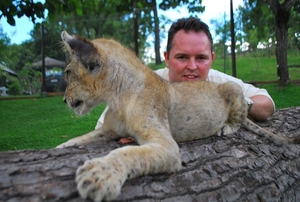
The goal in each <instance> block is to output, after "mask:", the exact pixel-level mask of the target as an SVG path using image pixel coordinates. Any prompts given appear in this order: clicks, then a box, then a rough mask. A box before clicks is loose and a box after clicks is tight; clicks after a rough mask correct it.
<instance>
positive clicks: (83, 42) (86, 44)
mask: <svg viewBox="0 0 300 202" xmlns="http://www.w3.org/2000/svg"><path fill="white" fill-rule="evenodd" d="M61 38H62V41H63V43H64V45H65V48H66V49H67V51H68V52H69V54H70V56H71V57H72V58H73V59H75V60H76V61H77V62H80V63H82V64H83V65H84V66H85V67H86V68H87V70H89V71H90V72H91V71H94V70H95V69H99V68H100V67H101V66H102V65H103V58H101V57H100V55H99V54H98V52H97V49H96V47H95V46H94V44H93V43H92V42H91V41H90V40H87V39H84V38H81V37H77V36H75V37H74V36H71V35H69V34H68V33H67V32H66V31H63V32H62V33H61Z"/></svg>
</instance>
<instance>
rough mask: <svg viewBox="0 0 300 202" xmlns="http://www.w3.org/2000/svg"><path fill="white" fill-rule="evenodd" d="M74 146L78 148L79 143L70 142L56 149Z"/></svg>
mask: <svg viewBox="0 0 300 202" xmlns="http://www.w3.org/2000/svg"><path fill="white" fill-rule="evenodd" d="M72 146H77V143H76V142H75V141H72V140H69V141H67V142H65V143H62V144H60V145H58V146H56V148H65V147H72Z"/></svg>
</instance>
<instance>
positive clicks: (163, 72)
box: [155, 67, 169, 80]
mask: <svg viewBox="0 0 300 202" xmlns="http://www.w3.org/2000/svg"><path fill="white" fill-rule="evenodd" d="M155 73H156V74H157V75H158V76H160V77H161V78H163V79H166V80H169V68H167V67H165V68H162V69H158V70H155Z"/></svg>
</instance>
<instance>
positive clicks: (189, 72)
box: [96, 17, 275, 129]
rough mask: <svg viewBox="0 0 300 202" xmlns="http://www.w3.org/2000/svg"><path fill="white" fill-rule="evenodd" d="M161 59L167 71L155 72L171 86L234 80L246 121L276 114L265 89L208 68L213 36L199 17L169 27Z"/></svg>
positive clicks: (211, 60)
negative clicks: (241, 94)
mask: <svg viewBox="0 0 300 202" xmlns="http://www.w3.org/2000/svg"><path fill="white" fill-rule="evenodd" d="M164 57H165V62H166V68H164V69H159V70H157V71H156V73H157V74H158V75H159V76H161V77H162V78H164V79H166V80H168V81H169V82H171V83H172V82H182V81H195V80H199V79H201V80H207V81H212V82H216V83H225V82H226V81H234V82H236V83H237V84H239V85H240V86H241V87H242V89H243V92H244V96H245V99H246V101H247V103H248V106H249V107H248V117H249V118H251V119H254V120H258V121H262V120H265V119H267V118H268V117H269V116H271V115H272V114H273V113H274V111H275V105H274V102H273V100H272V98H271V96H270V95H269V94H268V92H267V91H266V90H264V89H259V88H256V87H254V86H252V85H250V84H246V83H243V82H242V81H241V80H240V79H237V78H234V77H232V76H229V75H226V74H223V73H221V72H218V71H216V70H213V69H211V64H212V63H213V61H214V58H215V53H214V52H213V41H212V36H211V33H210V31H209V28H208V26H207V25H206V24H205V23H204V22H202V21H200V19H198V18H195V17H189V18H182V19H179V20H177V21H176V22H174V23H173V24H172V26H171V28H170V30H169V33H168V42H167V51H166V52H165V53H164ZM107 109H108V108H106V110H105V111H104V112H103V114H102V115H101V117H100V118H99V120H98V123H97V125H96V129H97V128H100V127H101V126H102V124H103V120H104V116H105V113H106V111H107Z"/></svg>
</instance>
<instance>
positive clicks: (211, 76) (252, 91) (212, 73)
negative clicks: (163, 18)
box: [95, 68, 275, 129]
mask: <svg viewBox="0 0 300 202" xmlns="http://www.w3.org/2000/svg"><path fill="white" fill-rule="evenodd" d="M155 73H156V74H158V75H159V76H160V77H162V78H163V79H165V80H167V81H169V68H164V69H158V70H156V71H155ZM207 81H212V82H215V83H220V84H221V83H225V82H227V81H234V82H235V83H237V84H238V85H239V86H241V88H242V89H243V94H244V96H245V97H252V96H255V95H264V96H266V97H268V98H270V100H271V101H272V102H273V106H274V109H275V103H274V101H273V99H272V98H271V96H270V95H269V93H268V92H267V91H266V90H265V89H261V88H256V87H254V86H253V85H251V84H247V83H244V82H243V81H242V80H240V79H237V78H235V77H232V76H229V75H227V74H224V73H222V72H219V71H217V70H214V69H210V70H209V72H208V77H207ZM107 110H108V107H106V108H105V110H104V111H103V113H102V114H101V116H100V118H99V120H98V122H97V125H96V127H95V129H98V128H100V127H101V126H102V125H103V122H104V117H105V114H106V112H107Z"/></svg>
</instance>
